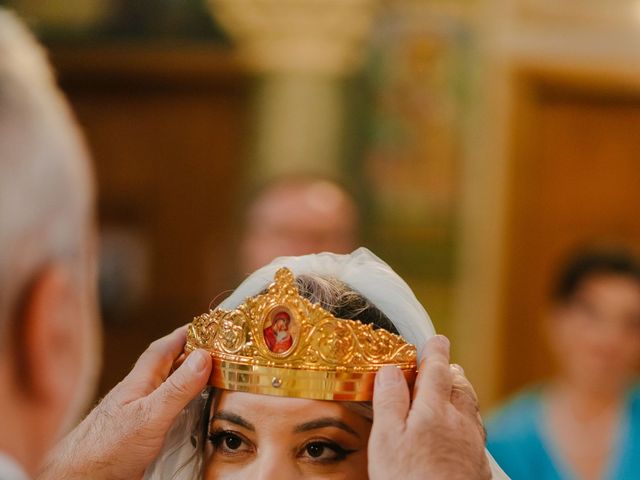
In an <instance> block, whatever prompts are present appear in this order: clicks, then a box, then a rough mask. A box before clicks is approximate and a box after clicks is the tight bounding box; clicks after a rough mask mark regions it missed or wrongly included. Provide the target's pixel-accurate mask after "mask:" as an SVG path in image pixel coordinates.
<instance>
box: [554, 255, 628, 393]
mask: <svg viewBox="0 0 640 480" xmlns="http://www.w3.org/2000/svg"><path fill="white" fill-rule="evenodd" d="M554 300H555V309H554V313H553V315H552V318H551V321H550V322H549V336H550V339H551V344H552V348H553V350H554V352H555V354H556V357H557V360H558V363H559V365H560V367H561V369H562V374H563V375H564V376H565V379H566V380H568V381H570V382H573V383H575V384H576V385H578V386H580V387H581V388H583V389H587V390H591V391H593V392H594V393H596V392H613V391H618V392H620V391H622V390H623V389H624V388H625V387H627V386H628V384H629V383H630V382H632V381H633V379H634V376H635V374H636V369H637V368H638V366H639V365H640V263H639V262H638V260H637V259H636V258H635V257H634V256H633V255H631V254H630V253H628V252H626V251H624V250H591V251H585V252H582V253H580V254H579V255H576V256H574V257H573V258H572V259H571V260H570V261H569V262H568V263H567V264H566V265H565V267H564V269H563V271H562V273H561V275H560V276H559V278H558V281H557V284H556V288H555V291H554Z"/></svg>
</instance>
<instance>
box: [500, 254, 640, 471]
mask: <svg viewBox="0 0 640 480" xmlns="http://www.w3.org/2000/svg"><path fill="white" fill-rule="evenodd" d="M545 326H546V331H547V332H548V335H547V337H548V341H549V345H550V347H551V351H552V353H553V355H554V357H555V360H556V364H557V373H556V375H555V376H554V378H552V379H550V380H549V381H547V382H546V383H544V384H543V385H542V386H538V387H535V388H533V389H531V390H529V391H526V392H524V393H522V394H520V395H519V396H517V397H516V398H515V399H514V400H512V401H511V402H509V403H508V404H507V405H506V406H505V407H503V408H502V409H501V410H499V411H498V412H497V414H496V415H495V416H494V417H493V418H492V419H491V420H490V422H489V423H488V425H487V430H488V448H489V450H490V451H491V453H492V454H493V455H494V456H495V458H496V460H497V461H498V463H499V464H500V465H501V466H502V467H503V469H504V470H505V472H506V473H507V474H508V475H510V476H511V477H512V478H514V479H518V480H521V479H522V480H527V479H531V480H534V479H535V480H567V479H582V480H594V479H625V480H626V479H631V478H640V462H639V461H638V459H639V458H640V388H639V387H638V384H637V383H636V382H637V376H636V373H637V368H638V366H639V365H640V262H639V261H638V259H637V258H636V257H634V256H633V255H631V254H630V253H629V252H627V251H625V250H620V249H615V250H613V249H591V250H588V251H583V252H581V253H580V254H578V255H575V256H574V257H573V258H572V259H571V260H570V261H569V262H568V263H567V264H566V265H565V266H564V269H563V270H562V273H561V275H560V276H559V278H558V280H557V283H556V285H555V290H554V292H553V308H552V309H551V312H550V314H549V316H548V318H547V319H546V325H545Z"/></svg>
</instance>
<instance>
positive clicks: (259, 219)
mask: <svg viewBox="0 0 640 480" xmlns="http://www.w3.org/2000/svg"><path fill="white" fill-rule="evenodd" d="M358 224H359V218H358V209H357V206H356V204H355V201H354V200H353V198H352V197H351V196H350V194H349V193H348V192H347V191H346V190H345V189H344V188H343V187H341V186H340V185H338V184H337V183H335V182H333V181H330V180H326V179H322V178H317V177H316V178H314V177H303V176H297V177H295V176H291V177H285V178H280V179H277V180H274V181H273V182H271V183H269V184H267V185H266V186H264V187H263V188H262V189H261V190H260V191H259V192H258V193H257V194H256V195H255V196H254V197H253V198H252V199H251V201H250V202H249V204H248V207H247V211H246V214H245V218H244V229H243V232H242V239H241V242H240V260H239V262H240V270H241V272H242V274H243V275H246V274H247V273H251V272H253V271H255V270H257V269H258V268H260V267H262V266H264V265H266V264H267V263H269V262H270V261H271V260H273V259H274V258H276V257H280V256H283V255H306V254H308V253H317V252H334V253H349V252H351V251H352V250H354V249H355V248H357V246H358Z"/></svg>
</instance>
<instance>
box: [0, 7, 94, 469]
mask: <svg viewBox="0 0 640 480" xmlns="http://www.w3.org/2000/svg"><path fill="white" fill-rule="evenodd" d="M92 221H93V184H92V179H91V172H90V167H89V163H88V157H87V152H86V150H85V147H84V144H83V142H82V140H81V137H80V134H79V132H78V129H77V128H76V125H75V122H74V120H73V118H72V115H71V113H70V111H69V109H68V107H67V104H66V102H65V101H64V99H63V97H62V95H61V94H60V92H59V91H58V89H57V88H56V86H55V83H54V79H53V77H52V74H51V71H50V69H49V66H48V64H47V61H46V59H45V55H44V52H43V51H42V49H41V48H40V47H39V46H38V45H37V44H36V42H35V41H34V40H33V38H32V37H31V35H30V34H29V33H28V32H27V31H26V30H25V29H24V28H23V27H22V26H21V25H20V23H19V22H18V21H17V19H16V18H15V17H14V16H12V15H11V14H9V13H8V12H6V11H3V10H2V9H0V414H1V415H2V429H0V451H4V452H8V453H9V454H11V455H13V456H15V457H16V458H17V459H18V461H20V463H22V464H23V466H24V467H25V468H27V469H29V470H33V469H35V468H36V467H37V465H38V463H39V462H40V461H41V460H42V456H43V455H44V454H45V453H46V450H47V449H48V448H49V447H50V445H51V444H52V442H53V441H54V440H55V438H56V436H57V435H59V434H60V433H61V430H62V429H63V428H65V427H66V426H68V424H69V423H70V420H71V419H72V418H73V417H75V416H77V415H78V414H79V413H80V411H79V410H81V408H82V407H84V406H85V405H84V403H85V402H86V401H87V400H88V394H89V393H90V392H92V389H93V380H94V379H93V377H94V376H95V373H96V371H97V364H96V362H95V355H96V350H97V346H98V345H97V343H98V342H97V338H98V337H97V324H96V318H97V316H96V310H95V295H94V291H93V288H92V287H93V285H94V283H93V276H94V265H93V261H94V252H93V248H94V245H93V233H94V232H93V225H92ZM65 424H66V425H65Z"/></svg>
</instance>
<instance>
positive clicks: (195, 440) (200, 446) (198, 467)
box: [144, 274, 398, 480]
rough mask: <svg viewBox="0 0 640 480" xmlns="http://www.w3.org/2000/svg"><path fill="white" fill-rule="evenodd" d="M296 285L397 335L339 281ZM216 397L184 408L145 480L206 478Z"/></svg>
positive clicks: (339, 311) (300, 279)
mask: <svg viewBox="0 0 640 480" xmlns="http://www.w3.org/2000/svg"><path fill="white" fill-rule="evenodd" d="M296 285H297V287H298V291H299V292H300V295H301V296H303V297H304V298H306V299H308V300H309V301H311V302H312V303H317V304H320V306H321V307H322V308H323V309H325V310H327V311H328V312H330V313H331V314H332V315H333V316H335V317H336V318H343V319H346V320H359V321H361V322H362V323H365V324H371V325H373V326H374V328H384V329H385V330H387V331H389V332H392V333H395V334H398V331H397V329H396V327H395V326H394V325H393V323H392V322H391V320H390V319H389V318H388V317H387V316H386V315H385V314H384V313H382V312H381V311H380V310H379V309H378V308H377V307H376V306H375V305H373V304H372V303H371V302H370V301H369V300H368V299H367V298H365V297H364V296H363V295H361V294H360V293H359V292H357V291H355V290H354V289H353V288H351V287H350V286H349V285H347V284H346V283H344V282H341V281H340V280H337V279H335V278H332V277H323V276H318V275H311V274H306V275H299V276H297V277H296ZM217 398H218V397H217V396H216V391H215V389H213V388H211V387H209V388H207V389H206V390H205V391H203V392H202V395H201V396H200V397H199V398H197V399H195V400H194V401H192V402H191V403H190V404H189V405H188V406H187V408H185V409H184V411H183V412H182V413H181V415H180V416H179V418H178V419H177V420H176V421H175V422H174V425H173V426H172V427H171V431H170V432H169V434H168V436H167V440H166V442H165V446H164V448H163V451H162V452H161V453H160V455H159V457H158V459H157V460H156V461H155V462H154V464H153V465H152V466H151V467H149V469H148V470H147V472H146V473H145V477H144V478H145V479H146V480H160V479H167V478H169V479H173V480H182V479H184V480H187V479H188V480H193V479H194V478H203V475H204V470H205V466H206V461H205V460H206V459H205V447H206V442H207V440H208V437H209V419H210V415H211V410H212V407H213V409H215V402H216V399H217ZM348 405H349V406H350V408H352V409H353V410H355V411H356V412H357V413H359V414H361V415H363V416H365V417H367V418H370V419H371V418H372V412H371V405H370V404H366V403H351V402H349V403H348Z"/></svg>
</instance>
